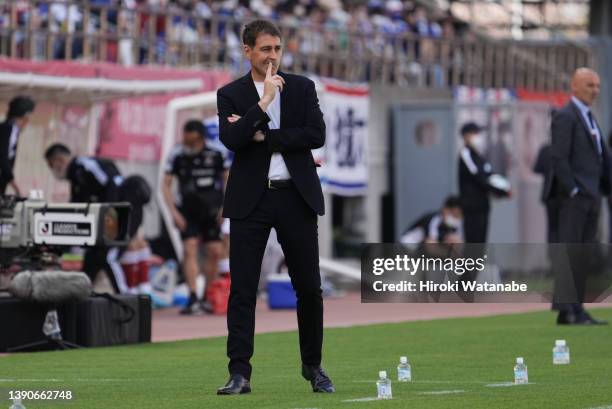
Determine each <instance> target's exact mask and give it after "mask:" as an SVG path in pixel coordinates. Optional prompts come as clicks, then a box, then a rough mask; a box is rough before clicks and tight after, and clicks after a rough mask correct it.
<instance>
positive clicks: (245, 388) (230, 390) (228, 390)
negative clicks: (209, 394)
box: [217, 374, 251, 395]
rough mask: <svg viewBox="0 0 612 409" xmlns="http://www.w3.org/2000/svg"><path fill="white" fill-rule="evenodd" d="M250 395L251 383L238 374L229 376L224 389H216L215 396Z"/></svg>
mask: <svg viewBox="0 0 612 409" xmlns="http://www.w3.org/2000/svg"><path fill="white" fill-rule="evenodd" d="M243 393H251V383H250V382H249V381H248V379H246V378H245V377H244V376H242V375H240V374H234V375H230V378H229V381H227V383H226V384H225V386H224V387H222V388H219V389H217V395H240V394H243Z"/></svg>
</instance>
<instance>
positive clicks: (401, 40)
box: [0, 0, 595, 91]
mask: <svg viewBox="0 0 612 409" xmlns="http://www.w3.org/2000/svg"><path fill="white" fill-rule="evenodd" d="M20 4H21V5H20ZM23 4H24V3H23V2H9V3H8V4H5V5H4V6H0V8H1V7H3V10H4V14H3V15H2V16H1V19H0V55H2V56H8V57H12V58H25V59H34V60H43V61H48V60H58V59H65V60H82V61H109V62H114V63H119V64H123V65H136V64H144V65H147V64H155V65H172V66H191V67H194V68H224V69H229V70H231V71H232V72H233V73H235V74H236V75H238V74H239V73H241V72H244V71H245V70H246V67H247V66H246V61H245V59H244V56H243V53H242V49H241V41H240V30H241V27H242V25H243V24H244V22H243V21H239V20H237V19H235V18H232V17H227V16H221V15H212V16H211V17H206V18H205V17H200V16H195V15H194V14H193V13H187V12H186V11H183V10H171V9H168V10H159V11H156V10H153V9H149V8H146V7H144V8H137V9H128V8H118V7H108V6H101V5H95V4H90V2H89V1H74V0H68V1H53V0H48V1H47V0H42V1H37V2H32V3H31V5H30V6H29V7H27V8H25V9H24V8H23ZM52 7H64V8H65V10H66V11H67V12H65V13H55V14H54V13H52V11H51V10H52ZM41 10H42V12H41ZM45 10H46V11H45ZM57 16H62V20H61V21H58V18H57ZM279 26H280V27H281V30H282V32H283V36H284V39H285V44H284V45H285V53H284V60H283V68H284V69H286V70H289V71H292V72H297V73H310V74H315V75H320V76H325V77H332V78H337V79H340V80H345V81H351V82H370V83H382V84H387V85H393V86H400V87H418V88H449V87H453V86H457V85H467V86H473V87H495V88H501V87H511V88H524V89H527V90H534V91H548V90H561V89H567V86H568V84H569V75H570V73H571V72H572V71H573V70H574V69H575V68H577V67H580V66H592V65H593V64H595V61H594V58H595V57H594V53H593V52H592V50H591V48H590V47H589V45H588V44H587V43H577V42H573V43H570V42H566V41H560V40H556V41H540V42H535V41H529V42H528V41H514V40H496V39H491V38H487V37H482V36H478V35H476V34H474V33H469V34H468V35H467V36H464V37H462V38H452V39H451V38H425V37H419V36H416V35H414V34H411V33H410V34H402V35H391V34H385V33H381V32H371V33H365V32H359V31H351V30H347V29H342V28H332V27H327V26H325V27H323V26H313V25H309V24H303V25H299V26H296V25H287V24H282V23H281V24H279Z"/></svg>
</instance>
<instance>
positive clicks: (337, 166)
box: [314, 82, 369, 196]
mask: <svg viewBox="0 0 612 409" xmlns="http://www.w3.org/2000/svg"><path fill="white" fill-rule="evenodd" d="M324 90H325V92H324V93H322V95H320V96H319V97H320V100H321V109H322V110H323V114H324V117H325V123H326V125H327V136H326V141H325V147H324V151H323V152H317V151H315V152H314V155H315V160H317V161H318V162H319V163H321V165H322V167H321V168H320V173H319V176H320V178H321V182H322V183H323V189H324V190H325V191H326V192H330V193H334V194H338V195H341V196H360V195H364V194H365V193H366V189H367V183H368V162H367V157H368V148H367V146H368V114H369V90H368V88H367V87H366V86H362V85H360V86H354V85H345V84H344V83H338V82H324Z"/></svg>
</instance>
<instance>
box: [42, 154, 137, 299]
mask: <svg viewBox="0 0 612 409" xmlns="http://www.w3.org/2000/svg"><path fill="white" fill-rule="evenodd" d="M45 160H46V161H47V165H48V166H49V169H50V170H51V172H52V173H53V175H54V176H55V177H56V178H57V179H60V180H67V181H69V182H70V201H71V202H81V203H88V202H92V203H102V202H118V201H119V200H120V190H119V187H120V186H121V184H122V183H123V178H122V176H121V174H120V173H119V169H117V167H116V166H115V164H114V163H113V162H112V161H110V160H106V159H101V158H92V157H87V156H75V155H73V154H72V152H71V151H70V149H69V148H68V147H67V146H66V145H63V144H61V143H55V144H53V145H51V146H49V147H48V148H47V150H46V152H45ZM119 255H120V254H119V250H118V249H116V248H111V249H106V248H98V247H92V248H88V249H87V251H86V252H85V255H84V257H83V271H84V272H85V273H86V274H87V275H88V276H89V278H90V279H91V281H92V282H94V281H95V279H96V276H97V274H98V272H99V271H100V270H103V271H105V272H106V274H107V276H108V278H109V280H110V281H111V284H112V285H113V287H114V290H115V291H116V292H118V293H123V292H127V290H128V288H127V283H126V280H125V275H124V273H123V270H122V269H121V266H120V265H119V261H118V260H119Z"/></svg>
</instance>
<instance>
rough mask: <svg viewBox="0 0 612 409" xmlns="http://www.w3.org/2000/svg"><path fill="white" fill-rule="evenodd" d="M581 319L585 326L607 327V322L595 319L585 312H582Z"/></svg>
mask: <svg viewBox="0 0 612 409" xmlns="http://www.w3.org/2000/svg"><path fill="white" fill-rule="evenodd" d="M583 317H584V321H585V322H584V323H585V324H587V325H608V321H604V320H598V319H595V318H593V317H591V314H589V313H588V312H586V311H585V312H583Z"/></svg>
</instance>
